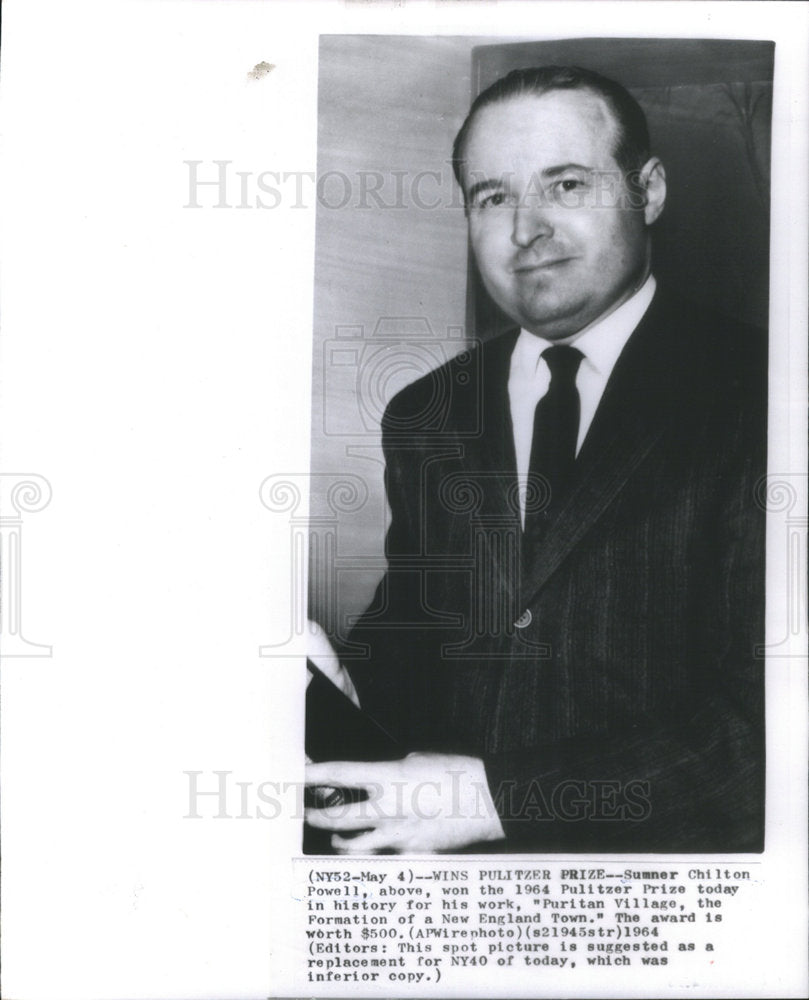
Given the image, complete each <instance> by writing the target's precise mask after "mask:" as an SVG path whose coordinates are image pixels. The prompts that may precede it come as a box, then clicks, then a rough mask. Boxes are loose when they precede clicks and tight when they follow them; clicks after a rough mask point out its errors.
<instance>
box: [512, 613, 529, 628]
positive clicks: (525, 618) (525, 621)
mask: <svg viewBox="0 0 809 1000" xmlns="http://www.w3.org/2000/svg"><path fill="white" fill-rule="evenodd" d="M533 620H534V616H533V615H532V614H531V611H530V609H528V608H526V609H525V611H523V613H522V614H521V615H520V617H519V618H518V619H517V621H516V622H514V628H528V626H529V625H530V624H531V622H532V621H533Z"/></svg>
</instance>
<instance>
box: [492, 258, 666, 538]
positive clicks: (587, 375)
mask: <svg viewBox="0 0 809 1000" xmlns="http://www.w3.org/2000/svg"><path fill="white" fill-rule="evenodd" d="M656 287H657V286H656V284H655V279H654V277H652V275H649V277H648V278H647V279H646V282H645V283H644V284H643V285H642V286H641V287H640V288H639V289H638V291H637V292H635V294H634V295H633V296H632V297H631V298H630V299H627V301H626V302H624V303H623V305H620V306H619V307H618V308H617V309H615V310H614V311H613V312H611V313H608V314H607V315H606V316H604V317H603V318H601V319H597V320H595V322H593V323H591V324H590V325H589V326H586V327H585V328H584V329H583V330H579V331H578V332H577V333H574V334H573V335H572V336H570V337H566V338H565V339H564V340H555V341H551V340H544V339H543V338H542V337H538V336H536V334H533V333H530V332H529V331H528V330H521V331H520V335H519V337H518V338H517V343H516V344H515V345H514V351H513V352H512V355H511V368H510V371H509V378H508V396H509V405H510V407H511V423H512V427H513V429H514V450H515V452H516V455H517V478H518V481H519V483H520V486H521V488H520V491H519V496H520V516H521V519H522V521H523V524H524V523H525V495H524V494H525V483H526V480H527V477H528V466H529V463H530V460H531V438H532V436H533V433H534V411H535V410H536V406H537V403H538V402H539V401H540V399H542V397H543V396H544V395H545V393H546V392H547V391H548V386H549V385H550V380H551V373H550V369H549V368H548V365H547V363H546V362H545V359H544V358H543V357H542V352H543V351H544V350H546V348H548V347H552V346H553V345H554V344H570V345H574V344H575V346H576V348H577V349H578V350H579V351H581V353H582V354H583V355H584V357H583V359H582V361H581V364H580V365H579V370H578V372H577V374H576V388H577V389H578V391H579V399H580V402H581V409H580V416H579V437H578V440H577V442H576V454H577V455H578V453H579V451H580V449H581V446H582V443H583V442H584V439H585V437H586V436H587V431H588V430H589V429H590V424H591V423H592V422H593V417H594V416H595V412H596V409H597V408H598V404H599V403H600V402H601V397H602V395H603V394H604V388H605V386H606V385H607V380H608V379H609V377H610V375H611V374H612V369H613V368H614V367H615V362H616V361H617V360H618V356H619V355H620V353H621V351H622V350H623V349H624V346H625V344H626V342H627V341H628V340H629V338H630V336H631V335H632V332H633V331H634V330H635V328H636V327H637V325H638V323H640V321H641V319H642V318H643V315H644V313H645V312H646V310H647V309H648V308H649V305H650V304H651V301H652V298H653V296H654V293H655V288H656Z"/></svg>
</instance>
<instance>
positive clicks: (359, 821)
mask: <svg viewBox="0 0 809 1000" xmlns="http://www.w3.org/2000/svg"><path fill="white" fill-rule="evenodd" d="M363 805H364V803H362V802H354V803H352V804H351V805H350V806H333V807H332V808H330V809H306V810H304V819H305V820H306V822H307V823H308V824H309V826H314V827H317V829H318V830H367V829H369V828H371V827H375V826H376V824H377V823H378V822H379V817H378V816H372V815H371V814H370V813H369V812H368V810H367V809H366V810H365V811H364V812H362V811H360V809H361V807H362V806H363Z"/></svg>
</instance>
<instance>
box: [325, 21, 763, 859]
mask: <svg viewBox="0 0 809 1000" xmlns="http://www.w3.org/2000/svg"><path fill="white" fill-rule="evenodd" d="M773 57H774V45H773V43H771V42H768V41H736V40H721V41H719V40H708V39H654V38H649V39H646V38H604V39H600V38H599V39H594V38H586V39H571V40H561V41H535V42H528V41H526V42H522V41H520V42H509V43H502V42H489V44H485V43H481V42H479V41H477V40H475V39H468V38H461V39H456V38H442V39H434V38H412V37H380V36H367V37H363V36H350V37H329V36H327V37H324V38H323V39H322V40H321V45H320V60H319V73H320V78H319V94H320V96H319V105H318V108H319V143H320V148H319V163H318V176H319V181H320V183H321V189H320V192H319V203H318V229H317V244H316V254H317V256H316V272H315V302H316V309H315V338H316V343H315V351H314V355H315V366H316V367H315V380H314V387H313V421H312V433H313V467H312V472H313V480H312V494H311V495H312V498H313V501H314V504H320V505H321V507H320V508H315V506H314V505H313V513H314V514H315V517H314V518H313V522H312V537H313V544H312V548H311V554H312V564H311V577H310V588H311V590H310V592H311V595H312V596H311V598H310V600H311V605H312V611H311V615H312V617H313V619H314V620H315V622H316V623H317V624H316V626H313V635H314V637H315V638H314V643H313V647H314V649H315V650H316V651H318V652H320V653H321V655H324V656H325V657H326V660H325V670H318V667H317V666H316V665H315V666H314V667H313V668H312V676H313V678H314V683H313V685H312V686H311V687H310V692H309V694H308V700H309V709H310V714H309V717H308V718H307V727H308V728H307V752H309V747H310V744H311V748H312V752H311V753H310V756H314V757H316V759H317V760H318V763H317V764H314V765H313V766H312V767H311V768H310V771H309V778H308V779H307V780H311V782H314V783H315V785H314V786H313V788H314V791H315V792H319V793H320V796H321V799H320V801H318V800H317V799H315V798H313V799H312V802H311V806H310V808H309V811H308V812H307V820H308V824H309V826H310V827H311V828H313V830H318V831H321V834H320V838H319V839H318V837H316V836H314V834H313V832H311V833H310V837H309V843H310V844H312V845H313V846H314V848H315V849H317V845H318V844H320V848H321V849H325V847H326V846H329V847H331V848H332V849H334V850H336V851H337V853H341V854H349V853H360V854H368V853H377V852H397V853H408V852H446V851H449V852H452V851H455V850H459V849H460V850H476V851H477V850H484V851H489V852H490V851H494V852H503V853H506V852H512V853H513V852H518V853H530V852H548V851H551V852H559V851H563V852H570V851H597V852H604V851H606V852H609V851H612V852H615V851H631V852H649V851H669V852H678V853H685V852H695V853H698V852H703V853H705V852H710V853H728V852H760V851H761V850H763V847H764V763H765V753H764V657H763V652H762V651H763V648H764V583H765V578H764V569H765V562H764V559H765V534H764V522H765V504H766V488H767V482H766V472H767V464H766V430H767V373H768V352H767V330H766V327H767V318H768V277H769V258H768V253H769V187H770V180H769V177H770V171H769V164H770V136H771V130H770V118H771V107H772V67H773ZM464 85H465V86H467V87H468V86H470V85H471V88H472V95H471V96H472V98H473V101H472V104H471V109H468V100H466V95H465V94H464V93H463V91H464ZM467 245H468V248H469V258H468V265H467ZM380 442H381V446H380ZM380 452H381V454H380ZM383 466H384V477H383ZM383 479H384V491H385V492H384V498H383V497H382V495H381V493H382V484H383ZM341 505H342V506H341ZM383 505H384V506H385V507H387V509H388V510H389V512H390V513H389V516H388V517H387V518H385V517H384V511H383V509H382V508H383ZM329 513H330V514H331V515H332V518H331V520H329V519H328V515H329ZM383 520H384V521H385V524H386V531H385V534H384V544H383V536H382V531H381V528H382V524H383ZM383 560H384V563H385V568H384V571H383V572H382V574H381V578H380V566H381V565H382V561H383ZM372 587H373V588H374V589H373V590H372V589H371V588H372ZM363 606H364V607H363ZM329 642H330V643H331V648H333V649H334V650H335V651H339V656H338V655H337V654H336V653H335V655H330V647H329V646H328V645H327V643H329ZM324 644H326V645H324ZM316 655H317V654H315V657H316ZM316 662H317V661H316V659H315V664H316ZM330 668H331V669H330ZM324 673H325V674H326V677H327V678H330V679H331V680H332V681H336V686H337V687H338V688H339V689H340V694H338V693H337V692H334V685H331V686H328V685H327V684H326V683H325V681H324V677H323V674H324ZM329 695H331V697H329ZM345 701H349V704H352V705H353V706H354V707H359V709H360V710H361V712H362V713H363V714H359V713H357V714H356V715H354V716H352V715H351V714H350V709H347V708H345V709H344V711H345V712H346V713H347V714H346V716H345V717H344V716H343V715H341V714H340V709H339V707H337V706H339V705H340V703H341V702H345ZM343 730H344V731H345V735H342V731H343ZM365 739H367V740H368V741H369V745H368V747H367V749H366V748H365V746H364V743H363V740H365ZM344 789H347V790H350V792H351V794H353V797H354V801H348V802H347V801H344V798H345V796H344V795H342V796H341V794H340V793H341V791H343V790H344ZM329 795H331V796H332V797H331V799H329ZM327 833H328V834H330V835H331V836H330V839H329V840H328V841H327V840H325V839H324V836H323V834H327ZM315 852H317V850H315Z"/></svg>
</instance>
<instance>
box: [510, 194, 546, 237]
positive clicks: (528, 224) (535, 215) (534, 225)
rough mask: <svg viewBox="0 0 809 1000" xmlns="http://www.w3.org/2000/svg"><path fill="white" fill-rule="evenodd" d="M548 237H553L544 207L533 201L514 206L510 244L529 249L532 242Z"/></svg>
mask: <svg viewBox="0 0 809 1000" xmlns="http://www.w3.org/2000/svg"><path fill="white" fill-rule="evenodd" d="M548 236H553V225H552V224H551V221H550V219H549V218H548V213H547V209H546V207H545V206H544V205H541V204H538V203H537V202H536V201H533V202H525V203H521V204H519V205H516V206H515V208H514V224H513V228H512V232H511V239H512V242H514V243H515V244H516V245H517V246H518V247H529V246H530V245H531V244H532V243H533V242H534V240H536V239H540V238H544V237H548Z"/></svg>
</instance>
